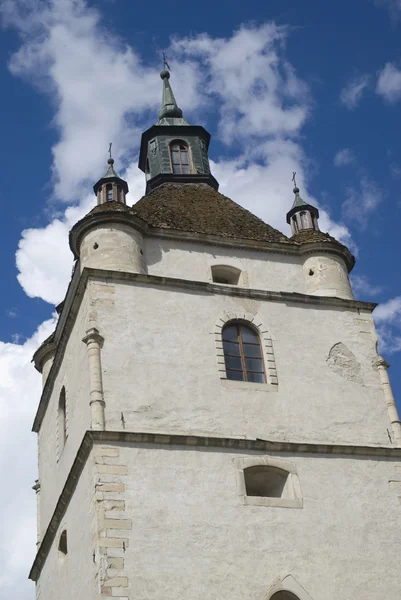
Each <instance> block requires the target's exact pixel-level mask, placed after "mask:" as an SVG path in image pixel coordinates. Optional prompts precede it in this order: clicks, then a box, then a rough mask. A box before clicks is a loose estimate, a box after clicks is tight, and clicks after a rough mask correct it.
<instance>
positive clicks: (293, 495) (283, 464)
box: [233, 456, 303, 508]
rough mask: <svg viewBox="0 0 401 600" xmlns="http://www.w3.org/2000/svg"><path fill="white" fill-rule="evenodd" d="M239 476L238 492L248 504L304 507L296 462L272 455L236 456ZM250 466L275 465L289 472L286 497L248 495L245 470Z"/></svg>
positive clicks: (235, 461) (244, 502) (235, 463)
mask: <svg viewBox="0 0 401 600" xmlns="http://www.w3.org/2000/svg"><path fill="white" fill-rule="evenodd" d="M233 460H234V465H235V469H236V476H237V492H238V495H239V496H240V497H241V499H242V502H243V504H244V505H246V506H269V507H281V508H303V499H302V490H301V484H300V482H299V477H298V470H297V467H296V465H295V464H294V463H292V462H290V461H288V460H284V459H282V458H273V457H271V456H247V457H242V458H234V459H233ZM249 467H273V468H276V469H281V470H282V471H286V472H287V473H288V480H287V484H286V486H288V487H287V490H288V493H289V495H288V496H287V497H286V498H268V497H265V496H247V494H246V485H245V475H244V470H245V469H247V468H249Z"/></svg>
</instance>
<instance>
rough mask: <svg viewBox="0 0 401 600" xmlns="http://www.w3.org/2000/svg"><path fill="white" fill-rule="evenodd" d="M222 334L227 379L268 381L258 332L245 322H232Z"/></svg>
mask: <svg viewBox="0 0 401 600" xmlns="http://www.w3.org/2000/svg"><path fill="white" fill-rule="evenodd" d="M222 336H223V350H224V360H225V364H226V374H227V379H235V380H237V381H253V382H258V383H266V374H265V368H264V364H263V358H262V348H261V345H260V339H259V336H258V334H257V333H256V332H255V331H254V330H253V329H251V328H250V327H248V326H247V325H244V324H243V323H239V322H236V323H233V322H231V323H228V324H227V325H225V327H224V328H223V333H222Z"/></svg>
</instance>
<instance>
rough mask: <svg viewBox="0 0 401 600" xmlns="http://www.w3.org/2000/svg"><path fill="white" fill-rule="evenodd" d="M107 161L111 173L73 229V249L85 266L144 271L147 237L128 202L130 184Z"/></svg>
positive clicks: (98, 186) (71, 243)
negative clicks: (133, 215) (144, 247)
mask: <svg viewBox="0 0 401 600" xmlns="http://www.w3.org/2000/svg"><path fill="white" fill-rule="evenodd" d="M109 152H110V158H109V160H108V161H107V162H108V165H109V168H108V169H107V173H106V174H105V175H104V176H103V177H102V178H101V179H99V181H98V182H97V183H95V185H94V186H93V190H94V192H95V194H96V196H97V206H95V207H94V208H93V209H92V210H91V211H90V212H89V213H88V214H87V215H86V216H85V217H84V218H83V219H81V220H80V221H78V223H76V224H75V225H74V227H73V228H72V229H71V231H70V248H71V250H72V252H73V254H74V256H75V258H78V259H79V265H80V270H81V271H82V270H83V269H84V268H85V267H91V268H103V269H114V270H116V271H127V272H131V273H144V272H145V271H146V266H145V263H144V260H143V252H142V246H143V236H142V233H141V231H140V228H138V227H137V224H136V222H134V221H133V219H132V214H131V211H130V209H129V207H128V206H127V204H126V195H127V193H128V184H127V182H126V181H125V180H124V179H122V178H121V177H120V176H119V175H118V174H117V173H116V171H115V170H114V160H113V158H112V157H111V144H110V150H109Z"/></svg>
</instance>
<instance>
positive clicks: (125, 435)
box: [29, 431, 401, 581]
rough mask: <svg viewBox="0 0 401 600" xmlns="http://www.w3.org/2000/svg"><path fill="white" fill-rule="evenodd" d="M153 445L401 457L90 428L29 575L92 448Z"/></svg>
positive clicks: (378, 451) (375, 450) (36, 572)
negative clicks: (95, 445) (116, 444)
mask: <svg viewBox="0 0 401 600" xmlns="http://www.w3.org/2000/svg"><path fill="white" fill-rule="evenodd" d="M107 442H109V443H120V444H121V443H125V444H153V445H165V446H188V447H190V448H194V447H198V448H216V449H217V448H219V449H224V450H227V451H237V452H245V451H256V452H263V453H266V452H281V453H283V452H288V453H292V454H295V453H301V454H308V455H330V456H332V455H337V456H343V457H347V456H348V457H354V456H358V457H365V458H367V459H372V458H377V459H380V458H382V459H383V458H387V459H390V460H391V459H394V460H397V459H401V448H400V447H397V448H396V447H392V446H355V445H350V444H347V445H342V444H330V443H304V442H283V441H271V440H270V441H269V440H261V439H245V438H220V437H209V436H198V435H179V434H168V433H146V432H129V431H87V432H86V433H85V435H84V438H83V440H82V443H81V445H80V447H79V449H78V452H77V455H76V457H75V460H74V463H73V465H72V467H71V470H70V472H69V474H68V477H67V481H66V483H65V485H64V488H63V490H62V492H61V494H60V497H59V500H58V502H57V505H56V508H55V510H54V513H53V515H52V518H51V519H50V523H49V525H48V527H47V530H46V533H45V535H44V536H43V540H42V543H41V545H40V546H39V549H38V552H37V555H36V558H35V560H34V563H33V565H32V569H31V571H30V573H29V578H30V579H32V580H33V581H37V580H38V578H39V576H40V573H41V571H42V568H43V566H44V564H45V561H46V558H47V556H48V554H49V552H50V549H51V547H52V544H53V542H54V539H55V537H56V535H57V531H58V528H59V526H60V523H61V521H62V519H63V517H64V515H65V512H66V510H67V507H68V504H69V502H70V500H71V498H72V495H73V493H74V491H75V489H76V487H77V483H78V480H79V478H80V476H81V473H82V471H83V469H84V467H85V464H86V461H87V459H88V456H89V454H90V452H91V450H92V447H93V445H94V444H96V443H101V444H104V443H107Z"/></svg>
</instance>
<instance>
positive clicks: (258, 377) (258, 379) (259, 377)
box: [247, 373, 265, 383]
mask: <svg viewBox="0 0 401 600" xmlns="http://www.w3.org/2000/svg"><path fill="white" fill-rule="evenodd" d="M247 376H248V381H253V382H254V383H265V376H264V374H263V373H247Z"/></svg>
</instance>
